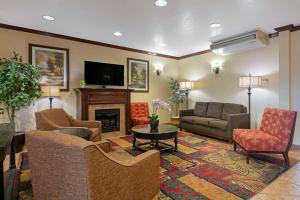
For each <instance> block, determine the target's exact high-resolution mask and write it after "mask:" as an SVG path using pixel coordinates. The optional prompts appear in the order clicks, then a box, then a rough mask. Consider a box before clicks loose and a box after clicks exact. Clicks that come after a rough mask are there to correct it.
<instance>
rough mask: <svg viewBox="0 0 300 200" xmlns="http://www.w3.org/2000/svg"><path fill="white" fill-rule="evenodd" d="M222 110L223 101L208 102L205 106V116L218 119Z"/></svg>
mask: <svg viewBox="0 0 300 200" xmlns="http://www.w3.org/2000/svg"><path fill="white" fill-rule="evenodd" d="M222 110H223V103H217V102H210V103H209V104H208V108H207V114H206V116H207V117H212V118H217V119H220V118H221V115H222Z"/></svg>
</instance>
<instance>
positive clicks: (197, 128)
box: [179, 102, 250, 143]
mask: <svg viewBox="0 0 300 200" xmlns="http://www.w3.org/2000/svg"><path fill="white" fill-rule="evenodd" d="M179 117H180V124H179V127H180V129H181V130H182V129H185V130H187V131H190V132H193V133H199V134H204V135H207V136H211V137H215V138H218V139H222V140H227V141H228V142H230V143H232V132H233V129H235V128H249V127H250V118H249V114H248V113H247V108H246V107H244V106H243V105H240V104H232V103H218V102H197V103H196V106H195V109H191V110H181V111H180V115H179Z"/></svg>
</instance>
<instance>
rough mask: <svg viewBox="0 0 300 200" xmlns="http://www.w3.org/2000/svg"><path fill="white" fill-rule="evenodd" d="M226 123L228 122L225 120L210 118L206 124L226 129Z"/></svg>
mask: <svg viewBox="0 0 300 200" xmlns="http://www.w3.org/2000/svg"><path fill="white" fill-rule="evenodd" d="M227 125H228V122H227V121H226V120H210V121H209V123H208V126H210V127H213V128H218V129H222V130H227Z"/></svg>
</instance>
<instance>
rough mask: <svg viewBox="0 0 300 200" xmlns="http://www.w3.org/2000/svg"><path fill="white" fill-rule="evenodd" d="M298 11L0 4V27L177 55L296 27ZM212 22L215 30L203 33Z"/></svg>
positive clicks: (93, 2) (232, 0) (225, 3)
mask: <svg viewBox="0 0 300 200" xmlns="http://www.w3.org/2000/svg"><path fill="white" fill-rule="evenodd" d="M299 8H300V0H168V5H167V6H166V7H157V6H155V4H154V0H0V23H5V24H10V25H15V26H21V27H26V28H31V29H36V30H41V31H47V32H52V33H58V34H63V35H68V36H73V37H79V38H84V39H89V40H95V41H99V42H105V43H110V44H115V45H121V46H125V47H130V48H136V49H140V50H145V51H151V52H157V53H162V54H168V55H172V56H182V55H185V54H189V53H194V52H198V51H202V50H206V49H208V48H209V45H210V42H211V41H214V40H218V39H221V38H224V37H228V36H232V35H236V34H240V33H243V32H248V31H251V30H254V29H260V30H263V31H265V32H267V33H272V32H274V30H273V29H274V28H275V27H279V26H283V25H287V24H295V25H298V24H299V23H300V12H299ZM42 15H51V16H54V17H55V18H56V20H55V21H53V22H51V21H46V20H44V19H42ZM213 22H219V23H221V24H222V26H221V28H218V29H216V30H212V29H211V28H209V25H210V24H211V23H213ZM116 31H120V32H122V33H123V36H121V37H116V36H114V35H113V33H114V32H116ZM160 43H166V44H167V46H165V47H161V46H160Z"/></svg>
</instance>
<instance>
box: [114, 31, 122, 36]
mask: <svg viewBox="0 0 300 200" xmlns="http://www.w3.org/2000/svg"><path fill="white" fill-rule="evenodd" d="M114 35H115V36H121V35H122V33H121V32H119V31H117V32H114Z"/></svg>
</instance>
